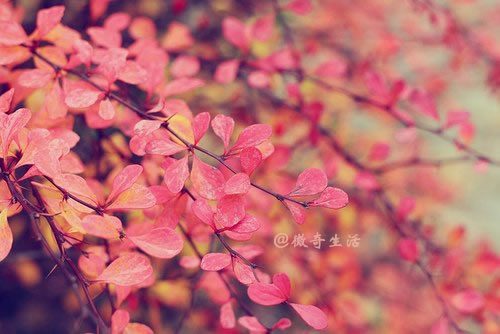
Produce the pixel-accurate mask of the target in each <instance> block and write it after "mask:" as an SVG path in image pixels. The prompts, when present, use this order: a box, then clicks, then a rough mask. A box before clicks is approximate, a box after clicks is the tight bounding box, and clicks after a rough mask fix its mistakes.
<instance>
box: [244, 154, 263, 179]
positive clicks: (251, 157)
mask: <svg viewBox="0 0 500 334" xmlns="http://www.w3.org/2000/svg"><path fill="white" fill-rule="evenodd" d="M261 161H262V153H261V152H260V150H259V149H257V148H255V147H247V148H244V149H243V150H241V153H240V164H241V168H242V169H243V170H244V171H245V173H247V174H248V175H250V174H252V173H253V171H254V170H255V169H256V168H257V167H258V166H259V165H260V163H261Z"/></svg>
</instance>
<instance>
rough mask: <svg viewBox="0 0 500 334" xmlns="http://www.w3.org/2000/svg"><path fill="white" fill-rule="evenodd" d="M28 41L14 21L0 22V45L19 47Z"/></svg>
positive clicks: (20, 27)
mask: <svg viewBox="0 0 500 334" xmlns="http://www.w3.org/2000/svg"><path fill="white" fill-rule="evenodd" d="M27 40H28V36H26V33H25V32H24V29H23V27H22V26H21V25H20V24H19V23H17V22H14V21H0V44H3V45H7V46H9V45H19V44H22V43H24V42H26V41H27Z"/></svg>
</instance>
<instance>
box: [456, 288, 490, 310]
mask: <svg viewBox="0 0 500 334" xmlns="http://www.w3.org/2000/svg"><path fill="white" fill-rule="evenodd" d="M451 304H452V305H453V306H454V307H455V308H456V309H457V310H459V311H460V312H463V313H474V312H476V311H477V310H479V309H480V308H481V307H483V305H484V297H483V296H482V295H481V294H480V293H479V292H478V291H476V290H474V289H467V290H464V291H461V292H459V293H457V294H455V295H454V296H453V297H452V298H451Z"/></svg>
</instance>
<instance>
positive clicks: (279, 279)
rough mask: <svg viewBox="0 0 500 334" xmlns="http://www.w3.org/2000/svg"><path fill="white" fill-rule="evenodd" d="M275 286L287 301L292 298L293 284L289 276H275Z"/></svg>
mask: <svg viewBox="0 0 500 334" xmlns="http://www.w3.org/2000/svg"><path fill="white" fill-rule="evenodd" d="M273 284H274V285H275V286H276V287H277V288H278V289H279V290H280V291H281V293H282V294H283V296H284V297H285V299H288V298H290V291H291V284H290V279H289V278H288V275H287V274H285V273H279V274H275V275H274V276H273Z"/></svg>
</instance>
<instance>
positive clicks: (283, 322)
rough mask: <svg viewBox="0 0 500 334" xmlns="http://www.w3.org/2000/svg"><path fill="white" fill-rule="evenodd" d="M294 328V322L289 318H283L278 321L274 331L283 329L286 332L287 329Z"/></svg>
mask: <svg viewBox="0 0 500 334" xmlns="http://www.w3.org/2000/svg"><path fill="white" fill-rule="evenodd" d="M290 326H292V322H291V321H290V319H288V318H281V319H280V320H278V321H277V322H276V323H275V324H274V325H273V328H272V329H281V330H282V331H284V330H285V329H287V328H289V327H290Z"/></svg>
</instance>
